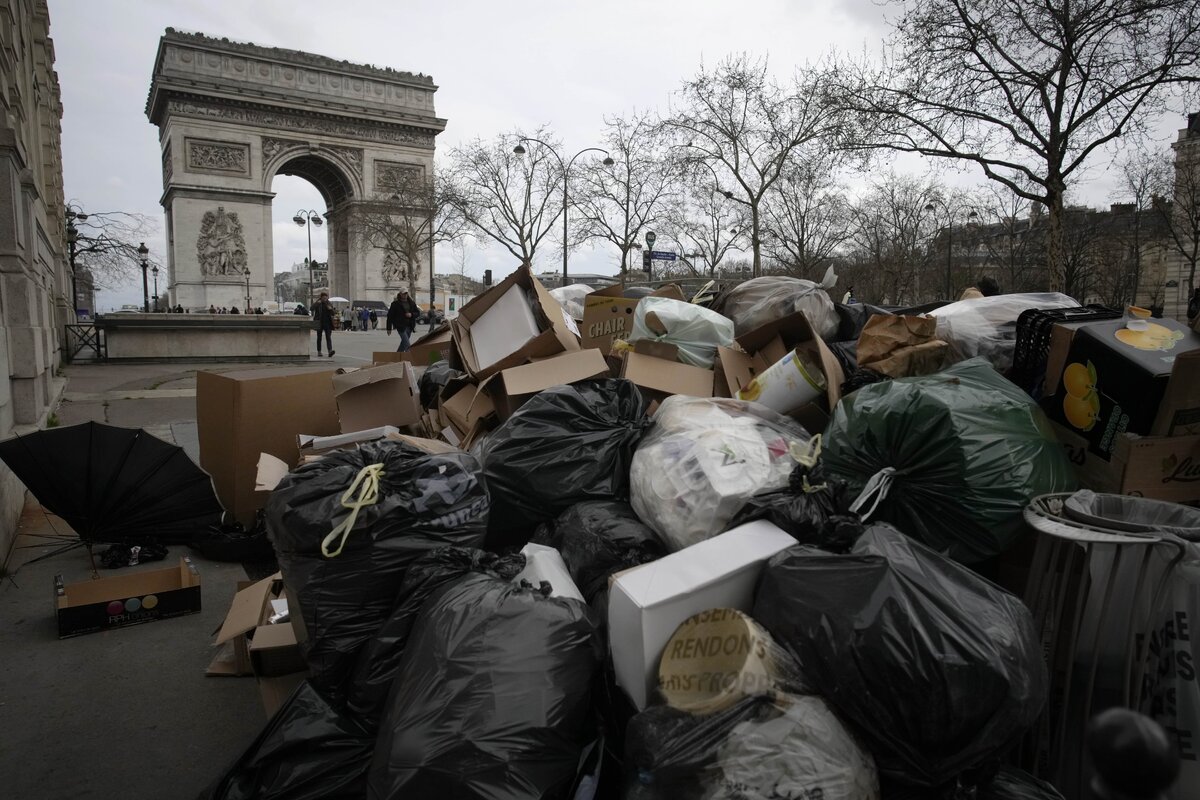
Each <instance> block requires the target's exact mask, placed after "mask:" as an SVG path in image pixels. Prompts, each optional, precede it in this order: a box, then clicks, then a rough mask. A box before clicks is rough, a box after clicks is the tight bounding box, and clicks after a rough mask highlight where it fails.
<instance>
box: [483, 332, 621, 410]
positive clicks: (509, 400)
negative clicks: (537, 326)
mask: <svg viewBox="0 0 1200 800" xmlns="http://www.w3.org/2000/svg"><path fill="white" fill-rule="evenodd" d="M606 377H608V362H607V361H605V360H604V356H603V355H602V354H601V353H600V351H599V350H592V349H588V350H579V351H576V352H573V353H562V354H561V355H557V356H553V357H551V358H547V359H543V360H541V361H535V362H533V363H532V364H523V365H521V366H519V367H509V368H508V369H506V370H501V371H500V372H498V373H496V374H495V375H493V376H492V377H491V378H488V379H487V381H485V382H484V383H483V385H481V386H480V387H479V391H480V392H486V393H487V396H488V397H489V398H490V399H491V404H492V406H493V407H494V408H495V409H496V413H497V416H498V417H499V420H500V421H501V422H503V421H504V420H506V419H508V418H509V417H510V416H512V413H513V412H514V411H516V410H517V409H518V408H520V407H521V406H522V405H523V404H524V403H525V401H527V400H528V399H529V398H531V397H533V396H534V395H535V394H537V393H538V392H541V391H543V390H545V389H549V388H550V387H551V386H564V385H566V384H570V383H575V382H577V381H585V380H588V379H589V378H606Z"/></svg>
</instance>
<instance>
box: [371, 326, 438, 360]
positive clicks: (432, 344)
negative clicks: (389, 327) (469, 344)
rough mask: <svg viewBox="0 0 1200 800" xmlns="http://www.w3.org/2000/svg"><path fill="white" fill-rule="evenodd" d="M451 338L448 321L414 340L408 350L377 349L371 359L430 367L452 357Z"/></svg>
mask: <svg viewBox="0 0 1200 800" xmlns="http://www.w3.org/2000/svg"><path fill="white" fill-rule="evenodd" d="M451 339H452V337H451V334H450V324H449V323H446V324H443V325H439V326H438V327H437V328H435V329H434V330H432V331H430V332H429V333H427V334H425V335H424V336H422V337H421V338H420V339H417V340H416V341H415V342H412V343H411V345H410V346H409V349H408V351H407V352H404V353H397V352H395V351H392V350H377V351H375V352H374V353H372V354H371V360H372V361H374V362H375V363H376V364H388V363H394V362H397V361H407V362H409V363H411V364H412V365H413V366H415V367H428V366H429V365H430V364H436V363H437V362H439V361H443V360H447V359H449V358H450V348H451V347H452V346H453V345H452V342H451Z"/></svg>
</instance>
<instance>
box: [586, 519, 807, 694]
mask: <svg viewBox="0 0 1200 800" xmlns="http://www.w3.org/2000/svg"><path fill="white" fill-rule="evenodd" d="M795 543H796V540H795V539H794V538H792V536H791V534H789V533H786V532H785V531H783V530H780V529H779V528H777V527H776V526H775V525H773V524H771V523H770V522H766V521H763V520H759V521H756V522H751V523H748V524H746V525H742V526H739V527H737V528H734V529H733V530H731V531H727V532H726V533H722V534H720V535H718V536H714V537H713V538H711V539H707V540H705V541H703V542H700V543H699V544H694V545H692V546H691V547H687V548H684V549H683V550H679V551H677V552H674V553H671V554H670V555H667V556H664V557H663V558H660V559H659V560H657V561H652V562H650V563H649V564H643V565H642V566H640V567H634V568H633V569H630V570H626V571H625V572H622V573H619V574H618V575H616V576H614V578H613V580H612V584H611V587H610V590H609V598H608V630H609V642H610V643H611V646H612V658H613V668H614V671H615V673H616V680H617V685H618V686H620V687H621V688H622V689H624V690H625V693H626V694H628V695H629V698H630V699H631V700H632V701H633V703H634V705H636V706H637V708H638V710H639V711H640V710H642V709H644V708H645V707H646V704H647V703H648V702H649V700H650V698H651V696H652V695H653V693H654V688H655V681H656V678H657V675H658V665H659V660H660V659H661V658H662V652H663V648H664V647H666V644H667V642H668V641H669V640H670V638H671V636H672V635H673V634H674V633H675V629H676V628H678V627H679V625H680V624H681V623H682V622H683V621H684V620H686V619H687V618H688V617H690V616H692V615H693V614H698V613H700V612H701V611H707V610H709V609H713V608H736V609H739V610H741V611H749V610H750V609H751V608H752V606H753V604H754V587H755V585H756V584H757V583H758V576H759V573H760V572H761V571H762V568H763V565H764V564H765V563H766V562H767V560H768V559H770V558H771V557H772V556H773V555H775V554H776V553H778V552H779V551H781V550H785V549H787V548H788V547H791V546H792V545H794V544H795Z"/></svg>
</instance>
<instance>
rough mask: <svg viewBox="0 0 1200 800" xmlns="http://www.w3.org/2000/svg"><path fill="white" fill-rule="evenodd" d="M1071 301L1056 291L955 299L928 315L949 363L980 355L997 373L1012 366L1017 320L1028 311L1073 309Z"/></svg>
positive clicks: (1072, 299) (1074, 303) (1073, 305)
mask: <svg viewBox="0 0 1200 800" xmlns="http://www.w3.org/2000/svg"><path fill="white" fill-rule="evenodd" d="M1078 305H1079V303H1077V302H1076V301H1075V299H1074V298H1072V297H1068V296H1067V295H1065V294H1059V293H1058V292H1038V293H1031V294H997V295H992V296H991V297H975V298H971V299H969V300H959V301H958V302H957V303H951V304H950V305H947V306H942V307H941V308H939V309H937V310H936V311H934V312H932V313H933V316H934V317H936V318H937V338H939V339H941V340H942V341H945V342H948V343H949V344H950V354H951V358H952V360H953V361H955V362H958V361H965V360H967V359H968V358H974V357H975V356H983V357H984V358H986V359H987V360H988V361H989V362H991V364H992V366H993V367H995V368H996V369H997V370H998V371H999V372H1005V371H1007V370H1008V369H1009V367H1011V366H1012V360H1013V350H1014V349H1015V348H1016V342H1017V318H1018V317H1019V316H1021V312H1022V311H1025V310H1027V309H1030V308H1038V309H1046V308H1075V307H1077V306H1078Z"/></svg>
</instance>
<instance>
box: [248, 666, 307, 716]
mask: <svg viewBox="0 0 1200 800" xmlns="http://www.w3.org/2000/svg"><path fill="white" fill-rule="evenodd" d="M307 677H308V672H307V671H305V672H293V673H292V674H290V675H279V676H276V677H273V678H259V679H258V693H259V696H261V697H262V704H263V711H265V712H267V719H270V718H271V717H273V716H275V712H276V711H278V710H279V707H280V706H282V705H283V704H284V703H285V702H287V699H288V698H289V697H291V696H292V692H294V691H296V687H297V686H299V685H300V684H302V683H304V679H305V678H307Z"/></svg>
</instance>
